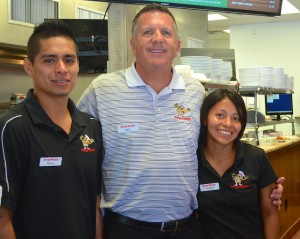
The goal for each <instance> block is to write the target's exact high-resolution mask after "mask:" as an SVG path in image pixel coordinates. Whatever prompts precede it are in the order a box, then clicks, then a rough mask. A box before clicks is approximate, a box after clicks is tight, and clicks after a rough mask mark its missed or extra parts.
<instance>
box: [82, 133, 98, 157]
mask: <svg viewBox="0 0 300 239" xmlns="http://www.w3.org/2000/svg"><path fill="white" fill-rule="evenodd" d="M79 138H80V140H81V142H82V145H83V148H81V151H82V152H85V153H87V152H95V149H94V148H90V145H91V144H92V143H94V139H93V138H90V137H89V136H87V135H86V134H85V135H81V136H80V137H79Z"/></svg>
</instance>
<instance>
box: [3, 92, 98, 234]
mask: <svg viewBox="0 0 300 239" xmlns="http://www.w3.org/2000/svg"><path fill="white" fill-rule="evenodd" d="M68 109H69V111H70V114H71V117H72V126H71V131H70V133H69V135H68V134H66V133H65V131H64V130H63V129H62V128H60V127H59V126H57V125H56V124H54V123H53V122H52V121H51V120H50V118H49V117H48V116H47V114H46V113H45V111H44V110H43V109H42V107H41V106H40V105H39V103H38V102H37V101H36V99H35V97H34V96H33V90H30V91H29V92H28V95H27V98H26V100H25V101H24V102H23V103H21V104H19V105H17V106H16V107H14V108H13V109H12V110H9V111H7V112H5V113H3V114H2V115H1V117H0V133H1V140H0V143H1V152H0V186H1V188H0V206H3V207H7V208H9V209H11V210H12V211H13V212H14V218H13V223H14V228H15V232H16V235H17V238H18V239H20V238H24V239H25V238H26V239H48V238H49V239H60V238H61V239H66V238H72V239H76V238H78V239H83V238H86V239H89V238H94V236H95V225H96V222H95V213H96V196H97V195H98V194H100V185H101V174H100V172H101V162H102V155H103V150H102V138H101V137H102V136H101V135H102V132H101V126H100V123H99V121H97V120H95V119H92V118H91V117H90V116H89V115H87V114H86V113H82V112H80V111H78V110H77V109H76V106H75V105H74V103H73V102H72V101H71V100H69V102H68Z"/></svg>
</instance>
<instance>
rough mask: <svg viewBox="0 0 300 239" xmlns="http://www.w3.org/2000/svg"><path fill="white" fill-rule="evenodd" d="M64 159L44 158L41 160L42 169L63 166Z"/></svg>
mask: <svg viewBox="0 0 300 239" xmlns="http://www.w3.org/2000/svg"><path fill="white" fill-rule="evenodd" d="M61 163H62V157H42V158H40V167H53V166H56V167H57V166H61Z"/></svg>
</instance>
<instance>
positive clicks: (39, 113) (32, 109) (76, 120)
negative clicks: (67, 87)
mask: <svg viewBox="0 0 300 239" xmlns="http://www.w3.org/2000/svg"><path fill="white" fill-rule="evenodd" d="M24 104H25V107H26V109H27V111H28V113H29V115H30V117H31V119H32V121H33V123H34V124H44V125H48V126H49V127H55V126H57V125H56V124H54V123H53V121H52V120H51V119H50V118H49V116H48V115H47V114H46V112H45V111H44V109H43V108H42V107H41V105H40V104H39V103H38V101H37V100H36V98H35V96H34V94H33V89H30V90H29V91H28V93H27V96H26V100H25V101H24ZM68 109H69V112H70V115H71V117H72V125H73V124H75V125H77V126H80V127H82V126H85V125H86V124H87V122H86V118H85V117H83V115H82V114H79V112H78V110H77V108H76V106H75V104H74V102H73V101H72V100H71V99H69V100H68Z"/></svg>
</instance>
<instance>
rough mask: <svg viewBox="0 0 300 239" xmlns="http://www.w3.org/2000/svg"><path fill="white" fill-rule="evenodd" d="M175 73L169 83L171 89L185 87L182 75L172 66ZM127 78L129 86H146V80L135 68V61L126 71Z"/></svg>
mask: <svg viewBox="0 0 300 239" xmlns="http://www.w3.org/2000/svg"><path fill="white" fill-rule="evenodd" d="M172 71H173V75H172V79H171V82H170V84H169V88H170V89H185V83H184V80H183V78H182V76H181V75H179V74H178V73H177V71H176V69H175V68H174V67H172ZM125 78H126V82H127V85H128V86H129V87H138V86H146V84H145V82H144V81H143V80H142V78H141V77H140V76H139V74H138V73H137V71H136V69H135V62H133V63H132V64H131V67H129V68H127V69H126V71H125Z"/></svg>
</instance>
